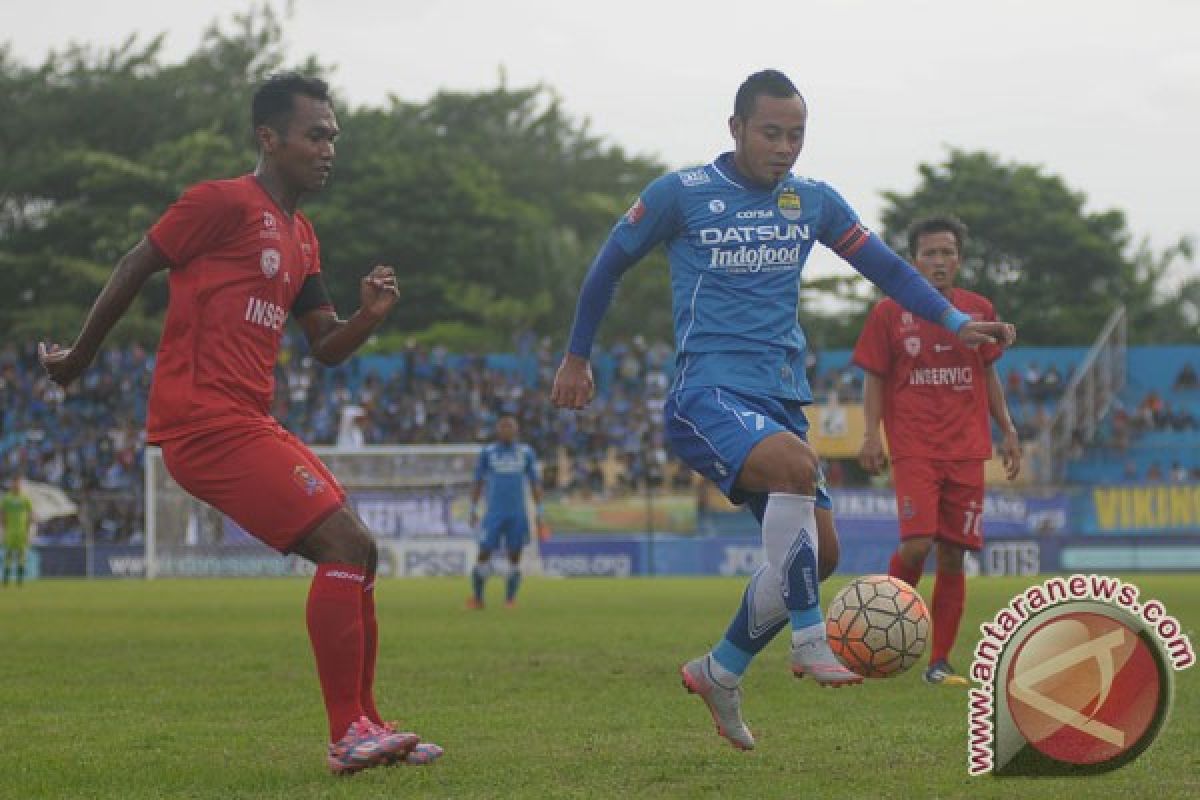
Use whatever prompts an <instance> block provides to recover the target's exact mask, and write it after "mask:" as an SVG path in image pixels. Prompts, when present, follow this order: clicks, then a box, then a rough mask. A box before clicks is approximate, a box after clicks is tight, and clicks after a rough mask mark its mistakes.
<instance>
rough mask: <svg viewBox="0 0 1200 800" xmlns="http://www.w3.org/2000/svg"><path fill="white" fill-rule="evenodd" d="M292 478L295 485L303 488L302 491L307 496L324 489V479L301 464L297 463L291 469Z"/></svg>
mask: <svg viewBox="0 0 1200 800" xmlns="http://www.w3.org/2000/svg"><path fill="white" fill-rule="evenodd" d="M292 480H294V481H295V482H296V485H297V486H299V487H300V488H301V489H303V490H304V493H305V494H306V495H308V496H309V497H312V496H313V495H315V494H320V493H321V492H323V491H325V481H323V480H321V479H320V478H318V477H317V476H316V475H313V474H312V471H311V470H309V468H308V467H306V466H304V465H303V464H297V465H296V466H295V468H294V469H293V470H292Z"/></svg>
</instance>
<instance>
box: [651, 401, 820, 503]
mask: <svg viewBox="0 0 1200 800" xmlns="http://www.w3.org/2000/svg"><path fill="white" fill-rule="evenodd" d="M663 422H664V430H665V431H666V434H667V441H668V442H669V443H670V445H671V449H672V450H674V451H675V455H677V456H679V457H680V458H681V459H683V461H684V463H685V464H687V465H688V466H689V467H691V468H692V469H694V470H696V472H699V473H700V474H701V475H703V476H704V477H706V478H708V479H709V480H710V481H712V482H713V483H715V484H716V485H717V486H718V487H720V489H721V491H722V492H724V493H725V496H726V497H728V498H729V501H730V502H731V503H735V504H737V505H741V504H742V503H746V502H750V501H753V500H755V499H756V496H757V495H761V497H758V498H757V499H758V500H762V499H765V496H766V495H765V493H759V492H747V491H745V490H743V489H739V488H737V486H736V484H737V478H738V475H739V474H740V473H741V471H742V465H743V464H745V463H746V458H747V457H749V455H750V451H751V450H753V449H754V447H755V445H757V444H758V443H759V442H761V441H762V440H763V439H766V438H767V437H768V436H773V435H775V434H777V433H782V432H784V431H787V432H790V433H794V434H796V435H797V436H799V437H800V438H801V439H804V440H805V441H808V418H807V417H806V416H804V404H802V403H801V402H800V401H799V400H785V399H783V398H779V397H749V396H747V395H743V394H739V393H738V392H735V391H733V390H732V389H722V388H720V387H717V386H700V387H697V388H695V389H683V390H680V391H676V392H672V393H671V394H670V396H669V397H668V398H667V404H666V406H665V407H664V408H663ZM754 505H755V503H754V502H751V506H752V507H753V506H754ZM817 507H818V508H825V509H831V508H833V502H832V501H831V500H830V498H829V493H828V492H827V491H825V476H824V475H823V474H818V475H817Z"/></svg>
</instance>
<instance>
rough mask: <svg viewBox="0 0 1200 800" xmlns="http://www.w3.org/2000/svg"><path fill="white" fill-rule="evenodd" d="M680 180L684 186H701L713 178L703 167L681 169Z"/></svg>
mask: <svg viewBox="0 0 1200 800" xmlns="http://www.w3.org/2000/svg"><path fill="white" fill-rule="evenodd" d="M679 180H680V181H681V182H682V183H683V185H684V186H700V185H701V184H705V183H709V182H711V181H712V178H710V177H708V173H707V172H705V171H704V169H703V168H700V169H685V170H683V171H681V172H680V173H679Z"/></svg>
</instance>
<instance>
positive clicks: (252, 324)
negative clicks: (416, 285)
mask: <svg viewBox="0 0 1200 800" xmlns="http://www.w3.org/2000/svg"><path fill="white" fill-rule="evenodd" d="M252 116H253V124H254V133H255V137H256V139H257V142H258V148H259V160H258V165H257V167H256V168H255V171H254V173H253V174H250V175H245V176H242V177H240V178H236V179H233V180H219V181H208V182H205V183H200V184H198V185H196V186H193V187H192V188H190V189H188V190H187V191H186V192H184V194H183V195H182V196H181V197H180V198H179V200H178V201H177V202H176V203H175V204H174V205H172V206H171V207H170V208H169V209H168V210H167V211H166V213H164V214H163V216H162V217H161V218H160V219H159V220H158V222H157V223H155V225H154V226H153V227H152V228H151V229H150V231H149V232H148V233H147V234H146V236H145V238H143V239H142V240H141V241H140V242H138V244H137V245H135V246H134V248H133V249H132V250H130V251H129V253H127V254H126V255H125V256H124V257H123V258H122V259H121V261H120V262H119V263H118V264H117V267H116V269H115V270H114V271H113V274H112V276H111V277H110V278H109V280H108V283H107V285H106V286H105V287H104V289H103V291H102V292H101V293H100V296H99V297H98V298H97V299H96V302H95V304H94V305H93V306H92V309H91V312H90V313H89V314H88V317H87V320H86V321H85V322H84V325H83V330H82V331H81V332H80V334H79V337H78V338H77V339H76V340H75V343H74V344H73V345H72V346H71V347H70V348H61V347H59V346H58V345H51V346H49V347H46V346H45V344H42V345H40V346H39V356H40V358H41V361H42V364H43V366H44V367H45V369H46V371H47V372H48V373H49V375H50V377H51V378H53V379H54V380H55V381H56V382H57V383H60V384H62V385H64V386H65V385H67V384H69V383H70V382H71V381H72V380H74V379H75V378H76V377H78V376H79V375H80V374H81V373H82V372H83V371H84V369H86V368H87V366H88V365H89V364H90V363H91V361H92V359H93V358H94V357H95V355H96V352H97V350H98V349H99V347H100V344H101V342H102V341H103V339H104V337H105V335H106V334H107V333H108V331H109V329H111V328H112V326H113V325H114V324H115V323H116V322H117V320H118V319H119V318H120V317H121V315H122V314H124V312H125V310H126V309H127V308H128V307H129V304H130V302H132V300H133V299H134V297H135V296H136V295H137V293H138V291H139V290H140V289H141V287H142V285H143V284H144V283H145V282H146V280H147V279H148V278H149V277H150V276H151V275H153V274H154V273H156V272H159V271H161V270H168V274H169V278H168V281H169V287H170V300H169V303H168V305H167V315H166V322H165V324H164V327H163V333H162V340H161V342H160V344H159V349H158V355H157V359H156V363H155V369H154V377H153V382H152V385H151V390H150V403H149V411H148V414H147V416H148V419H147V432H148V440H149V441H150V442H151V443H152V444H157V445H159V446H160V447H161V448H162V451H163V461H164V463H165V464H166V466H167V469H168V470H169V471H170V473H171V475H172V477H174V478H175V480H176V481H178V483H179V485H180V486H182V487H183V488H184V489H186V490H187V491H188V492H190V493H191V494H193V495H195V496H196V497H198V498H200V499H201V500H204V501H206V502H207V503H209V504H210V505H212V506H214V507H215V508H217V509H219V510H220V511H221V512H223V513H224V514H226V515H227V516H229V517H230V518H231V519H233V520H235V521H236V522H237V523H238V524H239V525H241V526H242V528H244V529H245V530H247V531H249V532H250V533H252V534H254V535H255V536H256V537H258V538H259V539H261V540H262V541H263V542H265V543H267V544H268V545H270V546H271V547H273V548H275V549H276V550H278V551H280V552H281V553H297V554H299V555H301V556H304V557H305V558H307V559H309V560H310V561H312V562H313V563H315V564H316V565H317V571H316V575H315V577H314V578H313V581H312V586H311V588H310V590H309V595H308V603H307V612H306V613H307V623H308V634H309V639H310V640H311V642H312V647H313V653H314V655H315V657H316V663H317V674H318V677H319V679H320V684H321V691H322V694H323V696H324V700H325V707H326V710H327V712H328V716H329V731H330V742H331V744H330V746H329V754H328V765H329V768H330V769H331V770H332V771H333V772H335V773H339V774H344V773H350V772H356V771H358V770H361V769H364V768H367V767H373V766H376V765H379V764H388V763H426V762H428V761H430V760H432V758H434V757H436V756H437V755H440V752H441V750H440V748H438V747H437V745H432V744H429V743H419V738H418V737H417V736H416V735H415V734H411V733H401V732H399V731H397V730H396V729H395V726H393V725H391V724H390V723H385V722H384V721H383V719H382V718H381V717H380V715H379V712H378V710H377V709H376V707H375V700H374V691H373V683H374V676H375V655H376V652H377V649H378V633H377V625H376V621H375V598H374V582H375V567H376V563H377V560H378V553H377V551H376V546H375V540H374V539H373V538H372V536H371V535H370V533H369V532H368V531H367V529H366V527H365V526H364V525H363V523H362V521H361V520H360V519H359V518H358V516H357V515H356V514H355V513H354V512H353V511H352V510H351V508H350V507H349V506H348V505H347V504H346V495H345V492H344V491H343V490H342V488H341V486H339V485H338V482H337V480H336V479H335V478H334V477H333V475H331V474H330V473H329V471H328V470H327V469H326V468H325V465H324V464H322V463H321V462H320V461H319V460H318V459H317V458H316V456H314V455H313V454H312V453H311V452H310V451H309V449H308V448H307V447H305V446H304V444H302V443H301V442H300V441H299V440H298V439H297V438H296V437H294V436H292V435H291V434H290V433H288V432H287V431H286V430H284V429H283V428H282V427H281V426H280V425H279V424H278V423H277V422H276V421H275V420H274V418H272V417H271V415H270V406H271V398H272V394H273V390H274V377H273V374H274V373H273V370H274V366H275V361H276V357H277V356H278V353H279V346H280V341H281V338H282V335H283V327H284V322H285V320H286V318H287V315H288V314H289V313H291V314H292V315H293V316H294V317H295V318H296V320H297V321H298V322H299V324H300V327H301V328H302V329H303V330H304V334H305V337H306V338H307V339H308V343H309V346H310V349H311V352H312V355H313V357H314V358H315V359H317V360H318V361H321V362H322V363H324V364H328V365H332V364H337V363H339V362H341V361H343V360H345V359H346V358H347V357H349V356H350V355H351V354H352V353H353V352H354V351H355V350H356V349H357V348H358V347H359V346H360V345H361V344H362V343H363V342H364V341H365V340H366V338H367V337H368V336H369V335H370V333H371V332H372V331H373V330H374V329H375V327H376V326H377V325H378V324H379V323H380V322H381V321H382V320H383V318H384V317H385V316H386V315H387V313H388V312H389V311H390V310H391V308H392V306H393V305H394V304H395V302H396V298H397V296H398V291H397V288H396V275H395V271H394V270H393V269H392V268H391V267H386V266H377V267H375V268H374V269H372V270H371V272H370V274H368V275H367V276H366V277H364V278H363V279H362V282H361V287H360V299H361V306H360V308H359V310H358V311H357V312H356V313H355V314H354V315H353V316H351V317H350V318H349V319H346V320H342V319H339V318H338V316H337V314H336V312H335V311H334V309H333V305H332V304H331V302H330V300H329V296H328V293H327V292H326V290H325V285H324V282H323V280H322V278H321V259H320V249H319V247H318V245H317V238H316V236H315V235H314V234H313V229H312V226H311V225H310V224H309V221H308V220H307V219H306V218H305V217H304V215H303V214H301V213H300V212H299V211H298V210H297V203H298V201H299V199H300V197H301V196H302V195H304V194H307V193H309V192H313V191H316V190H318V189H320V188H321V187H322V186H324V185H325V182H326V181H327V180H328V178H329V175H330V172H331V170H332V167H333V157H334V139H336V138H337V135H338V126H337V120H336V118H335V116H334V112H333V106H332V103H331V101H330V97H329V93H328V87H327V86H326V85H325V83H324V82H323V81H320V80H316V79H312V78H306V77H304V76H301V75H296V74H292V73H290V74H283V75H276V76H274V77H272V78H270V79H269V80H267V81H266V82H265V83H264V84H263V85H262V86H261V87H259V89H258V90H257V91H256V92H255V95H254V100H253V104H252Z"/></svg>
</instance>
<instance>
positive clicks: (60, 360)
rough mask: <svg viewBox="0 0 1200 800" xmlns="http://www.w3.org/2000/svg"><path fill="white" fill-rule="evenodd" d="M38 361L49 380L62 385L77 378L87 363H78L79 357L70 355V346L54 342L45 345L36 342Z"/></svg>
mask: <svg viewBox="0 0 1200 800" xmlns="http://www.w3.org/2000/svg"><path fill="white" fill-rule="evenodd" d="M38 361H40V362H42V368H43V369H45V370H46V374H47V375H49V376H50V380H52V381H54V382H55V383H57V384H58V385H59V386H64V387H65V386H67V385H68V384H69V383H71V381H73V380H75V379H76V378H78V377H79V374H80V373H81V372H83V370H84V369H85V368H86V367H87V364H82V363H80V359H78V358H73V357H72V350H71V348H63V347H59V346H58V345H56V344H52V345H50V346H49V347H47V346H46V343H45V342H38Z"/></svg>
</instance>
